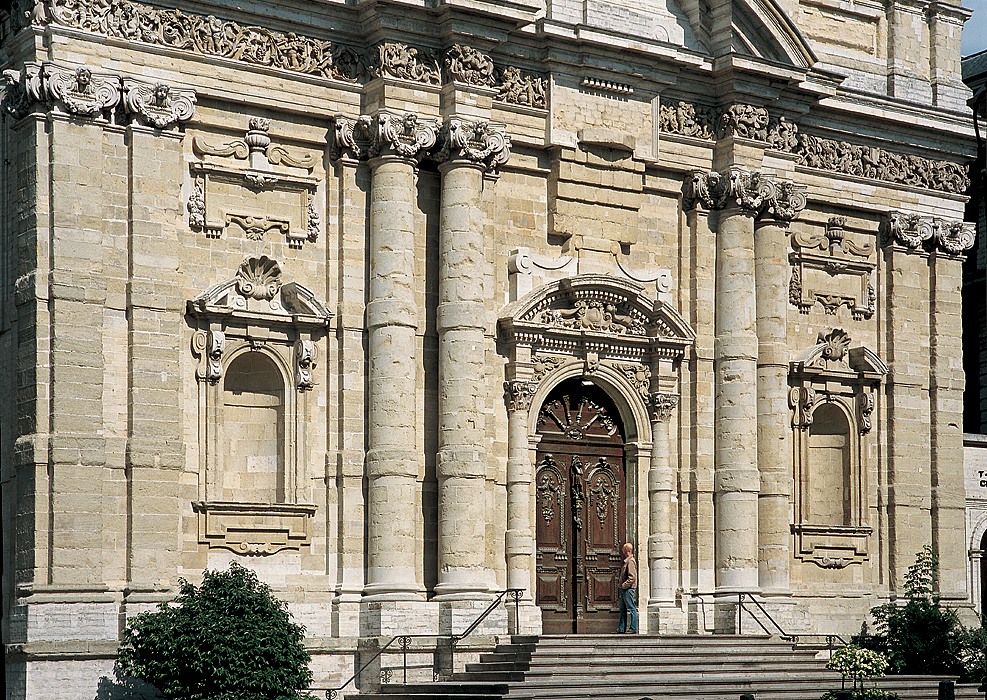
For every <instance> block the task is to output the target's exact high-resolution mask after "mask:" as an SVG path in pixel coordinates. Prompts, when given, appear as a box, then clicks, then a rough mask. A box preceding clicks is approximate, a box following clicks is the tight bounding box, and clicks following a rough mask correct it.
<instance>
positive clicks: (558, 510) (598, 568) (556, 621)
mask: <svg viewBox="0 0 987 700" xmlns="http://www.w3.org/2000/svg"><path fill="white" fill-rule="evenodd" d="M538 434H539V436H540V438H541V439H540V441H539V443H538V454H537V463H536V467H535V469H536V471H535V488H536V493H537V509H536V515H535V518H536V521H537V526H536V538H537V551H538V561H537V591H536V602H537V603H538V605H539V607H541V610H542V629H543V632H544V633H545V634H571V633H573V632H575V633H595V634H599V633H610V632H613V631H615V630H616V629H617V622H618V618H619V613H620V603H619V598H618V594H617V576H618V574H619V572H620V567H621V563H622V557H621V554H620V546H621V545H622V544H623V542H624V538H625V536H626V502H625V493H626V474H625V470H624V427H623V425H622V424H621V421H620V416H619V414H618V412H617V408H616V406H615V405H614V403H613V401H612V400H611V399H610V397H609V396H608V395H607V394H606V392H605V391H603V390H602V389H601V388H600V387H598V386H596V385H594V384H592V383H588V382H584V381H582V380H581V379H579V378H576V379H570V380H568V381H565V382H562V383H561V384H560V385H559V386H558V387H556V388H555V389H554V390H553V391H552V393H551V394H549V396H548V398H547V399H546V400H545V403H544V404H543V405H542V407H541V410H540V412H539V415H538Z"/></svg>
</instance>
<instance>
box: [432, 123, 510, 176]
mask: <svg viewBox="0 0 987 700" xmlns="http://www.w3.org/2000/svg"><path fill="white" fill-rule="evenodd" d="M505 129H506V125H504V124H491V123H490V122H487V121H484V120H482V119H477V120H468V119H463V118H462V117H452V118H450V119H449V120H448V121H447V122H446V123H445V124H443V125H442V131H441V133H440V134H439V144H440V150H439V152H438V154H436V159H437V160H438V161H440V162H445V161H454V160H467V161H471V162H473V163H477V164H480V165H482V166H483V169H484V170H485V171H487V172H496V171H497V169H498V168H499V167H500V166H501V165H503V164H504V163H506V162H507V161H508V159H509V158H510V157H511V137H510V136H508V135H507V133H506V131H505Z"/></svg>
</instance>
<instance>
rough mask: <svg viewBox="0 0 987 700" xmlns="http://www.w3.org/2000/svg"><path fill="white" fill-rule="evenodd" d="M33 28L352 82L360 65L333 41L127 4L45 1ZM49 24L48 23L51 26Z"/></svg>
mask: <svg viewBox="0 0 987 700" xmlns="http://www.w3.org/2000/svg"><path fill="white" fill-rule="evenodd" d="M44 3H45V5H46V6H47V8H48V12H47V13H45V12H37V11H36V12H35V13H34V14H35V15H36V16H37V17H36V19H34V20H33V21H32V24H47V23H48V22H49V21H51V22H52V23H54V24H59V25H63V26H67V27H73V28H76V29H82V30H85V31H89V32H95V33H97V34H102V35H104V36H111V37H116V38H120V39H126V40H129V41H142V42H145V43H148V44H156V45H159V46H169V47H172V48H176V49H182V50H185V51H192V52H195V53H200V54H205V55H210V56H221V57H223V58H229V59H232V60H236V61H243V62H244V63H250V64H254V65H261V66H271V67H274V68H282V69H284V70H290V71H296V72H299V73H307V74H310V75H317V76H320V77H325V78H332V79H335V80H345V81H348V82H355V81H356V80H357V79H358V78H359V77H360V76H361V75H362V74H363V61H362V60H361V59H360V56H359V55H358V54H357V53H356V51H354V50H353V49H351V48H349V47H346V46H342V45H339V44H334V43H333V42H331V41H323V40H320V39H312V38H308V37H304V36H299V35H298V34H296V33H294V32H287V33H281V32H275V31H271V30H270V29H265V28H264V27H256V26H243V25H241V24H239V23H237V22H229V21H226V20H223V19H220V18H218V17H215V16H213V15H209V16H203V15H193V14H187V13H184V12H181V11H179V10H174V9H157V8H152V7H148V6H146V5H142V4H139V3H136V2H132V1H131V0H121V1H120V2H112V3H110V2H101V1H100V0H44ZM49 18H50V20H49Z"/></svg>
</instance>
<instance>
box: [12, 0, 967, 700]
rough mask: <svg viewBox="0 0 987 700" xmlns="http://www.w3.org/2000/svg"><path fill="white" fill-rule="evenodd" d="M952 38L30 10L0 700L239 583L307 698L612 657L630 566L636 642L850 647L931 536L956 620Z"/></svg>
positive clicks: (702, 17)
mask: <svg viewBox="0 0 987 700" xmlns="http://www.w3.org/2000/svg"><path fill="white" fill-rule="evenodd" d="M967 17H968V12H967V11H966V10H963V9H962V8H961V7H960V6H959V5H954V4H952V3H949V2H935V3H929V2H925V1H924V0H908V1H907V2H901V1H900V0H882V1H874V2H859V3H855V4H854V5H853V6H852V7H848V6H847V5H846V4H845V3H837V2H828V0H733V1H732V2H726V1H725V0H724V1H722V2H721V1H715V2H710V3H700V2H698V1H696V0H644V2H643V3H642V2H634V3H631V2H625V1H623V0H619V1H607V2H604V1H603V0H580V1H579V2H576V1H575V0H524V1H522V2H511V3H507V2H496V1H493V0H491V1H489V2H487V1H486V0H479V1H473V0H470V1H469V2H466V1H465V0H444V1H442V2H435V3H407V2H400V1H397V0H394V1H390V0H388V1H384V2H369V1H360V2H349V3H343V2H320V3H315V4H313V3H301V2H283V3H277V4H269V3H267V4H265V3H263V2H258V1H256V0H251V2H248V3H239V4H236V3H227V2H223V1H222V0H215V1H210V2H206V3H181V4H178V5H172V6H169V7H164V6H162V5H160V4H152V3H143V2H133V1H131V0H123V1H121V2H116V3H100V2H93V1H92V0H14V2H8V3H7V4H6V5H5V6H4V8H3V9H2V10H0V18H2V22H3V24H2V34H0V61H2V68H3V96H2V103H0V105H2V110H3V114H4V122H3V126H2V135H3V136H2V139H0V156H2V158H0V162H2V164H3V180H2V182H3V188H2V193H0V203H2V207H3V209H2V215H0V240H2V245H0V251H2V252H0V279H2V280H3V283H2V285H0V290H2V291H0V357H2V359H3V362H4V364H5V365H6V366H8V368H10V369H9V371H8V372H6V373H4V374H3V375H2V376H3V379H2V384H0V390H2V392H3V394H4V395H6V396H8V397H11V400H8V401H7V402H4V403H3V405H2V408H0V416H2V433H0V464H2V484H3V511H2V513H3V537H4V539H3V581H2V590H3V606H4V607H3V618H2V624H3V641H4V644H5V645H6V660H7V676H6V678H7V687H8V691H7V692H8V697H9V698H16V699H18V700H19V699H21V698H40V697H44V698H52V697H63V696H64V697H66V698H68V697H72V698H76V697H82V696H90V695H95V694H96V692H97V689H98V688H100V687H103V686H107V685H112V682H113V681H112V673H111V669H112V661H113V658H114V654H115V651H116V645H117V642H118V639H119V633H120V629H121V626H122V625H123V624H124V622H125V620H126V619H127V618H128V617H129V616H132V615H134V614H137V613H139V612H140V611H143V610H147V609H150V608H151V607H153V606H154V605H155V604H157V603H159V602H161V601H166V600H168V599H170V598H171V597H172V596H173V595H174V594H175V591H176V587H177V585H178V582H179V579H180V578H185V579H188V580H193V581H194V580H196V579H197V578H199V577H200V576H201V573H202V571H203V570H204V569H206V568H225V566H226V565H227V564H228V563H229V562H230V561H233V560H237V561H240V562H241V563H244V564H245V565H246V566H250V567H251V568H254V569H256V570H257V572H258V574H259V575H260V577H261V578H262V579H263V580H265V581H267V582H268V583H270V584H271V585H272V586H273V587H274V588H275V590H276V591H277V592H278V594H279V595H280V596H282V597H283V598H285V599H286V600H288V601H289V604H290V606H291V610H292V612H293V614H294V615H295V618H296V619H297V620H298V621H300V622H301V623H302V624H304V625H305V626H306V628H307V635H308V636H307V641H308V644H309V645H310V647H311V650H312V653H313V670H314V672H315V677H316V683H315V685H316V687H317V688H319V689H327V688H332V687H335V686H338V685H340V684H342V682H344V681H345V680H346V679H347V678H348V677H349V676H350V674H351V673H352V672H353V671H354V670H355V667H356V666H355V664H357V663H358V660H359V659H366V658H367V657H368V656H369V654H368V653H367V652H368V651H371V650H373V649H375V648H376V646H378V645H379V644H382V643H384V642H386V641H387V640H389V639H390V638H391V637H392V636H394V635H398V634H412V633H415V634H449V633H451V632H458V631H461V630H462V629H463V628H465V627H466V626H467V625H468V624H469V623H470V622H471V621H472V620H473V619H474V618H475V617H476V615H477V614H478V613H479V612H480V611H482V610H483V608H484V607H485V606H486V605H487V604H488V602H489V601H490V600H491V599H492V598H493V597H494V595H495V594H496V593H498V592H500V591H503V590H505V589H508V588H510V589H515V590H518V591H520V594H519V595H520V602H519V606H518V608H517V611H519V612H518V614H517V615H515V612H514V611H515V609H514V608H509V609H508V610H504V609H499V610H498V611H497V613H495V614H494V615H493V616H491V617H490V618H488V620H487V622H486V623H485V624H484V627H483V628H482V629H481V630H480V636H479V637H478V638H477V639H478V640H479V641H476V642H474V645H475V646H476V647H477V648H478V647H479V646H482V644H483V643H484V641H483V640H488V641H489V640H491V639H492V637H491V636H490V635H496V634H502V633H504V632H505V631H506V629H507V625H508V624H510V625H518V626H519V627H520V629H521V630H522V631H525V632H529V633H539V632H542V631H559V630H564V629H566V628H567V626H569V627H570V628H571V629H569V631H575V632H589V631H600V630H609V629H611V627H610V625H611V623H613V628H615V618H613V615H614V612H615V610H616V597H615V596H614V594H613V578H614V576H615V571H616V569H615V568H614V567H615V566H616V568H619V558H618V557H617V555H616V554H615V552H616V551H617V550H619V545H620V544H621V543H622V542H623V541H629V542H632V543H634V544H635V546H636V548H637V551H638V561H639V564H640V566H639V572H640V583H639V589H638V590H639V596H638V599H639V607H640V612H641V628H642V630H643V631H645V632H646V633H648V634H661V633H673V632H675V633H695V634H711V633H714V632H731V631H734V630H735V629H736V627H737V624H738V618H737V609H736V601H737V598H738V594H740V593H747V594H751V595H753V596H755V597H756V598H757V599H758V600H759V601H760V602H762V603H763V604H764V606H765V608H766V609H767V610H769V611H770V612H771V614H772V615H773V616H774V617H775V619H776V620H777V621H778V622H779V623H780V624H781V625H782V626H783V627H784V628H785V630H786V631H790V632H801V633H820V634H822V633H830V632H844V633H846V632H850V633H852V632H855V631H856V630H858V629H859V626H860V622H861V621H862V620H863V619H864V616H865V615H866V612H867V610H868V609H869V608H870V607H872V606H874V605H876V604H879V603H881V602H883V601H884V600H887V599H888V598H889V597H890V596H892V595H894V594H895V593H896V591H898V590H899V588H900V585H901V582H902V575H903V573H904V572H905V571H906V570H907V567H908V566H909V565H910V564H911V563H912V561H913V557H914V554H915V553H916V552H917V551H919V550H920V549H921V548H922V547H923V546H924V545H926V544H930V545H931V546H932V547H933V548H934V549H935V550H936V552H937V553H938V555H939V558H940V562H941V566H942V577H941V584H940V585H941V591H940V592H941V594H942V595H943V597H944V598H945V599H947V600H949V601H952V602H955V603H956V604H965V603H966V602H967V601H968V600H969V595H968V583H967V563H966V559H967V550H968V547H967V546H966V544H965V543H964V542H963V541H962V538H963V533H964V518H965V516H964V508H965V505H966V501H965V494H964V461H963V460H964V456H963V455H964V453H963V437H962V432H961V425H962V423H961V418H962V396H963V372H962V361H961V358H962V354H961V351H960V342H961V321H960V306H961V304H960V286H961V282H962V265H963V259H964V254H965V251H967V250H969V249H970V248H971V246H972V245H973V243H974V235H973V228H972V224H967V223H964V221H963V212H964V207H965V203H966V201H967V197H966V195H965V192H966V189H967V185H968V183H969V177H968V174H967V168H966V163H967V161H968V159H969V158H970V157H971V155H972V154H973V151H974V142H973V125H972V119H971V117H970V116H969V114H968V112H967V108H966V106H965V102H966V99H967V97H968V96H969V95H968V91H967V89H966V88H965V87H964V86H963V84H962V82H961V81H960V78H959V70H960V68H959V37H960V31H961V28H962V24H963V22H964V21H965V19H966V18H967ZM837 27H839V28H840V29H836V28H837ZM749 626H750V623H749V622H748V623H746V628H747V629H749ZM484 635H486V636H484ZM430 644H431V646H429V645H430ZM415 645H416V646H415V652H416V654H417V656H416V658H417V659H418V662H419V663H418V670H417V672H418V673H420V674H424V675H428V674H427V672H428V671H430V670H431V671H434V672H436V673H444V672H446V671H447V670H448V669H447V668H445V667H443V665H442V663H443V662H442V659H443V658H444V657H443V655H442V654H441V653H439V651H438V650H437V647H436V646H435V641H434V640H431V641H429V640H428V638H422V640H419V641H416V642H415ZM389 663H390V662H388V661H386V659H385V661H384V662H381V664H380V668H378V667H375V668H374V669H371V670H372V671H374V672H376V671H386V670H387V669H386V668H384V666H387V665H388V664H389ZM372 675H373V674H371V676H372ZM101 684H103V686H101ZM374 684H375V681H374V678H373V677H370V678H367V679H365V680H364V681H363V682H362V684H360V685H359V686H354V685H350V686H349V687H348V688H347V689H346V690H345V691H344V692H343V694H344V695H347V694H354V693H356V692H358V690H359V688H360V687H362V688H372V687H373V686H374Z"/></svg>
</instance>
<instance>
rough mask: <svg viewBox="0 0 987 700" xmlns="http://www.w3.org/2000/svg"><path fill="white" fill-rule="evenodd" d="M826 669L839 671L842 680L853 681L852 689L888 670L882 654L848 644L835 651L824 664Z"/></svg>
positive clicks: (886, 661)
mask: <svg viewBox="0 0 987 700" xmlns="http://www.w3.org/2000/svg"><path fill="white" fill-rule="evenodd" d="M826 668H828V669H831V670H833V671H839V672H840V673H841V674H843V678H844V679H846V678H849V679H851V680H852V681H853V685H854V687H857V684H858V683H860V682H862V681H864V680H866V679H868V678H877V677H879V676H883V675H884V672H885V671H887V670H888V660H887V659H886V658H884V654H880V653H878V652H876V651H871V650H870V649H863V648H861V647H858V646H856V645H855V644H849V645H847V646H845V647H843V648H842V649H837V650H836V651H835V652H833V655H832V656H831V657H829V661H827V662H826Z"/></svg>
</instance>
